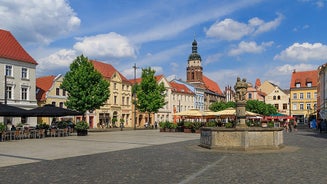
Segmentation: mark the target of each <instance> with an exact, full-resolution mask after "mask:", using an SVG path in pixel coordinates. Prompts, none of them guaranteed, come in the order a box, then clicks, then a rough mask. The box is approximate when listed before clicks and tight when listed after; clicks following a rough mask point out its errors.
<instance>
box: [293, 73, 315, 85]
mask: <svg viewBox="0 0 327 184" xmlns="http://www.w3.org/2000/svg"><path fill="white" fill-rule="evenodd" d="M307 82H311V83H312V84H311V86H312V87H317V85H318V84H317V83H318V70H311V71H300V72H297V71H294V72H293V73H292V79H291V83H290V88H296V83H300V86H301V87H306V84H307Z"/></svg>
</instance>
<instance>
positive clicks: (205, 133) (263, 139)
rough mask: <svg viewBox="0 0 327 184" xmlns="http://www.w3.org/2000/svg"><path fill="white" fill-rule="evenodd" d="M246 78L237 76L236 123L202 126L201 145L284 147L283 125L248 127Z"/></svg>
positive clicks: (244, 148) (220, 146)
mask: <svg viewBox="0 0 327 184" xmlns="http://www.w3.org/2000/svg"><path fill="white" fill-rule="evenodd" d="M247 87H248V84H247V82H246V79H242V80H241V79H240V77H238V78H237V81H236V84H235V86H234V89H235V101H236V123H235V125H234V127H233V128H225V127H203V128H201V137H200V146H201V147H204V148H209V149H218V150H238V151H248V150H261V149H280V148H282V147H283V128H282V127H276V128H275V127H273V128H268V127H265V128H263V127H248V126H247V125H246V122H245V120H246V110H245V106H246V98H245V95H246V93H247Z"/></svg>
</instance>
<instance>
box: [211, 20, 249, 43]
mask: <svg viewBox="0 0 327 184" xmlns="http://www.w3.org/2000/svg"><path fill="white" fill-rule="evenodd" d="M251 32H253V28H252V27H251V26H248V25H247V24H244V23H240V22H237V21H234V20H232V19H225V20H223V21H221V22H216V23H215V24H214V25H212V26H211V27H210V28H209V29H208V31H207V32H206V34H207V36H209V37H217V38H219V39H223V40H239V39H241V38H242V37H244V36H245V35H249V34H250V33H251Z"/></svg>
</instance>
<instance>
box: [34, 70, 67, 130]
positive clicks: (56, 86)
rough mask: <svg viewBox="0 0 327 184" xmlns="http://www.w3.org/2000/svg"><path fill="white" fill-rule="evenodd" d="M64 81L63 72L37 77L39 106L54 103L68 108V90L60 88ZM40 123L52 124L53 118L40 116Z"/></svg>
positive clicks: (38, 120)
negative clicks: (66, 103)
mask: <svg viewBox="0 0 327 184" xmlns="http://www.w3.org/2000/svg"><path fill="white" fill-rule="evenodd" d="M62 81H63V76H62V75H61V74H59V75H57V76H54V75H50V76H43V77H39V78H37V79H36V99H37V104H38V106H39V107H41V106H44V105H46V104H52V105H54V106H57V107H62V108H66V106H65V104H64V103H65V102H66V100H67V92H66V91H65V90H63V89H61V88H60V85H61V83H62ZM37 122H38V123H41V122H44V123H47V124H51V122H52V118H50V117H38V119H37Z"/></svg>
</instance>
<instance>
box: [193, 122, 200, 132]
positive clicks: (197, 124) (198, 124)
mask: <svg viewBox="0 0 327 184" xmlns="http://www.w3.org/2000/svg"><path fill="white" fill-rule="evenodd" d="M201 126H202V123H200V122H194V123H193V128H194V130H195V133H200V128H201Z"/></svg>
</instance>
